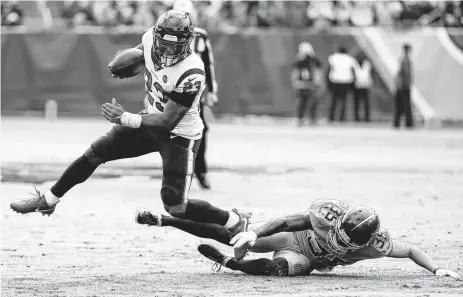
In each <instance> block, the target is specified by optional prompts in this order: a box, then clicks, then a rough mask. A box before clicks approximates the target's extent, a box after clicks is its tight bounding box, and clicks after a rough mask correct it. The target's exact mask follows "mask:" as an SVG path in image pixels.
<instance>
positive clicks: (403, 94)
mask: <svg viewBox="0 0 463 297" xmlns="http://www.w3.org/2000/svg"><path fill="white" fill-rule="evenodd" d="M402 48H403V56H402V59H401V62H400V69H399V72H398V73H397V76H396V80H395V83H396V94H395V112H394V127H395V128H399V127H400V119H401V117H402V115H405V126H406V127H407V128H412V127H413V115H412V104H411V99H410V92H411V85H412V80H413V69H412V62H411V60H410V52H411V50H412V47H411V45H410V44H408V43H405V44H404V45H403V47H402Z"/></svg>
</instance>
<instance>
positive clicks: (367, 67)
mask: <svg viewBox="0 0 463 297" xmlns="http://www.w3.org/2000/svg"><path fill="white" fill-rule="evenodd" d="M354 69H355V90H354V115H355V121H356V122H359V121H360V104H363V112H364V114H363V120H364V121H365V122H369V121H370V88H371V85H372V82H373V80H372V77H371V69H372V68H371V63H370V61H368V59H367V56H366V55H365V53H363V52H361V53H360V54H359V55H358V56H357V63H356V64H355V68H354Z"/></svg>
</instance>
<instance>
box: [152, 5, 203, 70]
mask: <svg viewBox="0 0 463 297" xmlns="http://www.w3.org/2000/svg"><path fill="white" fill-rule="evenodd" d="M193 38H194V27H193V24H192V22H191V19H190V17H189V16H188V14H187V13H185V12H183V11H180V10H169V11H167V12H166V13H164V14H163V15H161V16H160V17H159V19H158V21H157V22H156V26H155V28H154V30H153V54H154V56H155V58H156V59H157V62H158V63H159V64H160V65H159V66H161V67H169V66H172V65H175V64H176V63H178V62H180V61H182V60H183V59H185V58H186V57H187V56H188V55H189V54H190V53H191V49H190V44H191V41H192V40H193Z"/></svg>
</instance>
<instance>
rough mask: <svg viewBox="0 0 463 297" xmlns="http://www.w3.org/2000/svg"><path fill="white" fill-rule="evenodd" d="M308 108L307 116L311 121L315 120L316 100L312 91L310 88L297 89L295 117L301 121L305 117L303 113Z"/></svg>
mask: <svg viewBox="0 0 463 297" xmlns="http://www.w3.org/2000/svg"><path fill="white" fill-rule="evenodd" d="M307 107H308V109H309V117H310V120H311V121H312V123H315V121H316V120H317V107H318V101H317V98H316V97H315V93H314V91H311V90H299V105H298V110H297V117H298V119H299V121H302V120H303V119H304V117H305V113H306V110H307Z"/></svg>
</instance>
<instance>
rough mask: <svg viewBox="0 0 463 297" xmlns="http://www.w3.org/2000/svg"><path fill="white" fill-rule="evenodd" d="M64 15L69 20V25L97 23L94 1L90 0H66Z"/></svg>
mask: <svg viewBox="0 0 463 297" xmlns="http://www.w3.org/2000/svg"><path fill="white" fill-rule="evenodd" d="M62 17H63V18H65V19H66V20H67V21H68V26H69V27H77V26H91V25H96V22H95V18H94V16H93V2H90V1H71V0H66V1H64V7H63V11H62Z"/></svg>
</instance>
